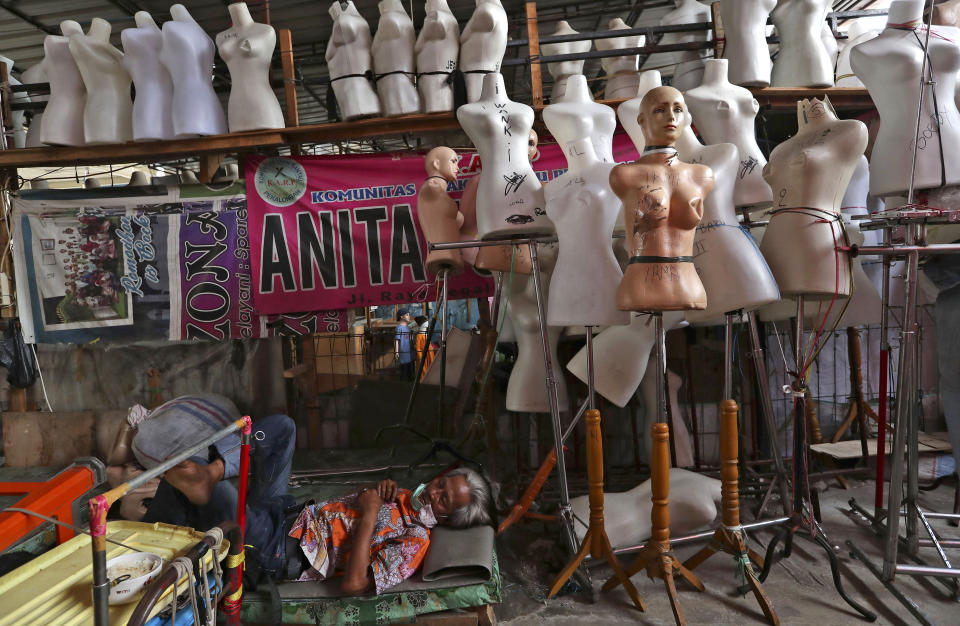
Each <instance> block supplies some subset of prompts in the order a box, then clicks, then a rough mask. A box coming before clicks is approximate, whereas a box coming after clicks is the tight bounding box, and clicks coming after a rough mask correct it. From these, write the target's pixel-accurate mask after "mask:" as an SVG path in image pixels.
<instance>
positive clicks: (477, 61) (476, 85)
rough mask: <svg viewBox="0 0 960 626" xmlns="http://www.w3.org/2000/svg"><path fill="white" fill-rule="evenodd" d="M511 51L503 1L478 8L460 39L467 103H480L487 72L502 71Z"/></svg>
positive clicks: (461, 66)
mask: <svg viewBox="0 0 960 626" xmlns="http://www.w3.org/2000/svg"><path fill="white" fill-rule="evenodd" d="M506 49H507V14H506V12H505V11H504V10H503V7H502V6H500V3H499V1H497V2H496V3H494V2H484V3H483V4H480V5H478V6H477V8H476V10H475V11H474V12H473V15H472V16H471V17H470V20H469V21H468V22H467V25H466V26H465V27H464V29H463V31H462V33H461V37H460V69H462V70H463V71H464V73H465V80H466V83H467V102H476V101H477V100H478V99H480V92H481V90H482V88H483V72H498V71H500V62H501V61H502V60H503V53H504V52H505V51H506Z"/></svg>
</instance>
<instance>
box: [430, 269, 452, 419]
mask: <svg viewBox="0 0 960 626" xmlns="http://www.w3.org/2000/svg"><path fill="white" fill-rule="evenodd" d="M449 276H450V271H449V270H447V269H444V270H443V275H442V276H441V277H440V279H441V280H442V281H443V284H442V289H443V291H442V294H443V295H442V296H441V304H440V306H441V309H440V310H441V320H440V321H441V326H440V392H439V394H438V400H437V401H438V402H439V411H438V412H437V436H438V437H443V415H444V413H445V412H446V404H445V403H444V400H445V395H446V393H445V392H446V388H447V295H448V292H447V285H448V282H449V281H448V280H447V279H448V277H449ZM427 349H429V346H427Z"/></svg>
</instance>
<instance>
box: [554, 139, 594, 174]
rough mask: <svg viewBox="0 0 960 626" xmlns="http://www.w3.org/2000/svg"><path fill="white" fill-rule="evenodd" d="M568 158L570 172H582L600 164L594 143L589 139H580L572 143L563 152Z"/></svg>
mask: <svg viewBox="0 0 960 626" xmlns="http://www.w3.org/2000/svg"><path fill="white" fill-rule="evenodd" d="M563 153H564V155H565V156H566V157H567V170H568V171H569V172H573V173H577V172H582V171H583V170H585V169H586V168H588V167H590V166H591V165H596V164H597V163H599V162H600V158H599V157H597V152H596V150H595V149H594V147H593V142H592V141H590V140H589V139H578V140H576V141H571V142H570V143H568V144H567V146H566V148H564V150H563Z"/></svg>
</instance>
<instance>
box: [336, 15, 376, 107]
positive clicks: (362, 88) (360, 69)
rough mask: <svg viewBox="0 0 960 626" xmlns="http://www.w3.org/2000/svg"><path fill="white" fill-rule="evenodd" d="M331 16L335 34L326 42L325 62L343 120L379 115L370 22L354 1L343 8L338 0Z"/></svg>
mask: <svg viewBox="0 0 960 626" xmlns="http://www.w3.org/2000/svg"><path fill="white" fill-rule="evenodd" d="M330 17H332V18H333V32H331V33H330V41H328V42H327V54H326V59H327V69H328V70H329V72H330V86H331V87H333V93H334V94H335V95H336V97H337V105H338V106H339V107H340V117H342V118H343V119H345V120H351V119H356V118H358V117H368V116H371V115H380V101H379V100H378V99H377V93H376V92H375V91H374V89H373V82H372V80H371V75H369V74H368V72H370V71H371V65H372V63H373V61H372V58H371V56H370V46H371V43H372V37H371V36H370V26H369V25H368V24H367V20H365V19H363V17H362V16H361V15H360V13H359V12H358V11H357V7H355V6H353V2H347V8H345V9H342V8H341V7H340V2H339V0H334V2H333V4H331V5H330Z"/></svg>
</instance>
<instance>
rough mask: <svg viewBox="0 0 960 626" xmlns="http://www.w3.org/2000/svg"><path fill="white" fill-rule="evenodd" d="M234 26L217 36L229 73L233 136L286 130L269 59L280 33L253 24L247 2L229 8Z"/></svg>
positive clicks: (229, 116) (229, 122) (230, 121)
mask: <svg viewBox="0 0 960 626" xmlns="http://www.w3.org/2000/svg"><path fill="white" fill-rule="evenodd" d="M227 8H228V10H229V11H230V18H231V20H232V21H233V25H232V26H231V27H230V28H228V29H227V30H225V31H222V32H220V33H217V39H216V42H217V50H219V52H220V58H222V59H223V60H224V61H226V63H227V69H229V70H230V99H229V100H228V101H227V124H228V126H229V128H230V132H231V133H236V132H243V131H245V130H259V129H262V128H283V127H285V126H286V124H285V123H284V121H283V111H282V110H281V109H280V102H278V101H277V96H276V94H274V93H273V88H272V87H270V60H271V59H272V58H273V50H274V48H276V45H277V33H276V31H274V30H273V26H270V25H269V24H258V23H257V22H255V21H253V17H251V15H250V11H249V9H247V5H246V3H244V2H237V3H234V4H231V5H230V6H229V7H227Z"/></svg>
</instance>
